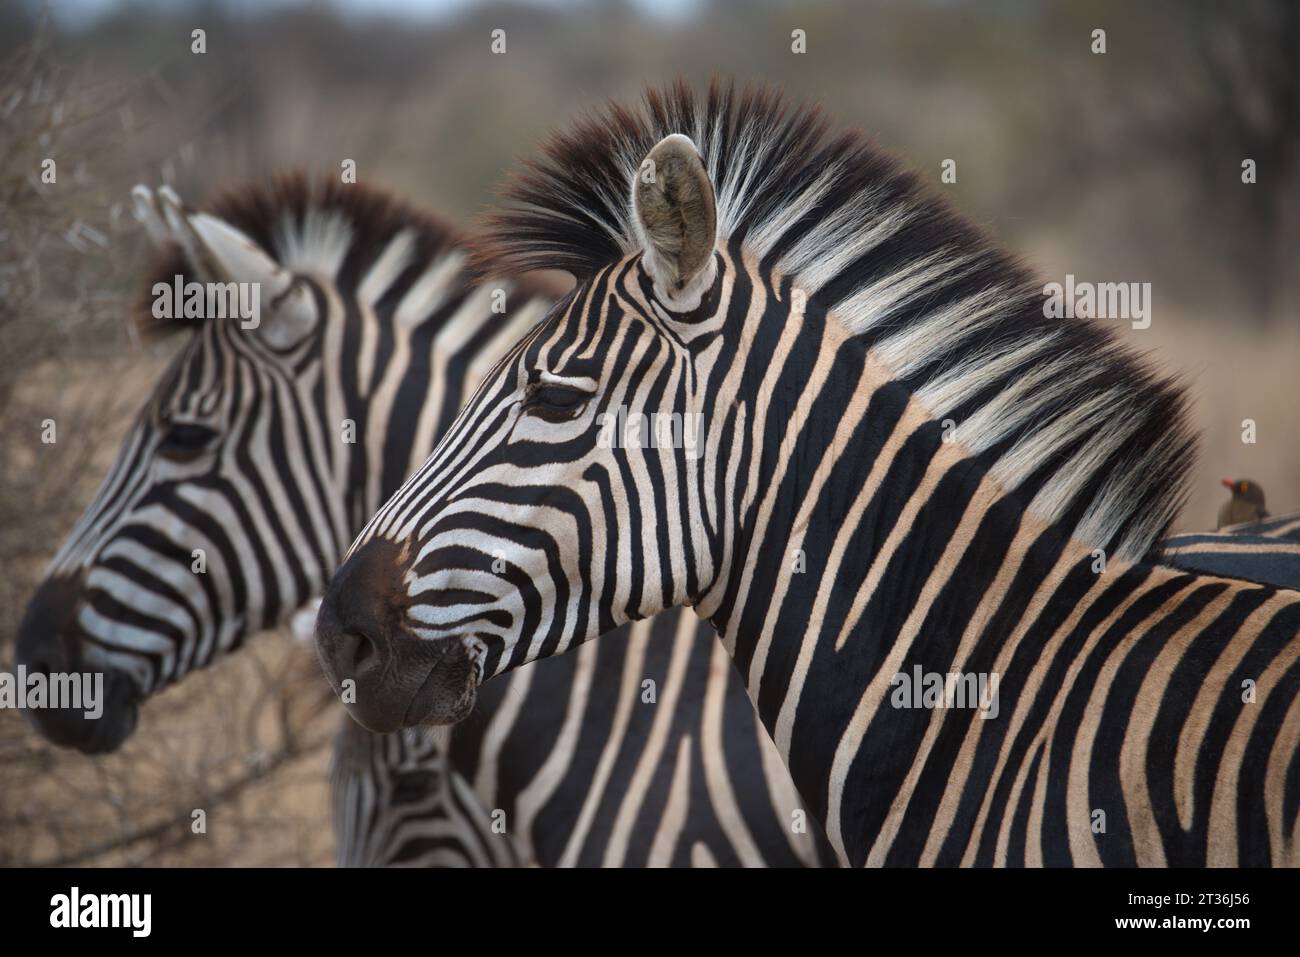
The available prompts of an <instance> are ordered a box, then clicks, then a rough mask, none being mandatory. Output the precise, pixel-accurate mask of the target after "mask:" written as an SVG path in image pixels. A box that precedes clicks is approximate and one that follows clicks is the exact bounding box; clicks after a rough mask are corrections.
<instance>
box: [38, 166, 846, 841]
mask: <svg viewBox="0 0 1300 957" xmlns="http://www.w3.org/2000/svg"><path fill="white" fill-rule="evenodd" d="M136 199H137V203H138V204H139V213H140V215H141V217H142V219H143V220H144V222H145V223H146V225H147V226H148V228H149V230H150V232H151V234H153V236H154V237H155V239H157V240H158V241H159V242H160V243H163V244H164V245H166V246H167V248H168V249H169V250H170V254H169V255H167V256H166V258H165V260H164V261H163V262H161V263H160V264H159V265H158V267H157V269H155V270H154V274H153V275H152V276H151V278H150V281H149V282H148V283H146V284H145V286H144V292H145V294H146V298H145V300H144V302H143V306H142V309H143V317H144V320H145V325H146V327H147V328H148V327H152V326H153V325H155V323H153V322H151V321H150V317H151V316H152V312H153V310H152V305H153V301H152V299H151V298H149V294H150V293H151V291H152V290H153V288H154V284H155V283H156V282H161V283H163V284H164V285H165V286H167V285H172V284H173V280H174V277H175V276H178V275H180V276H182V277H183V278H184V280H186V281H190V280H194V281H221V282H226V281H240V282H257V283H260V284H261V289H262V296H263V299H262V301H263V304H264V305H265V306H266V308H265V309H264V311H263V314H262V316H261V324H260V326H258V327H257V328H256V329H244V328H241V323H240V321H239V320H238V319H236V318H233V317H232V318H229V319H215V318H213V319H208V320H206V321H205V320H202V319H198V318H195V319H193V320H191V321H190V323H189V326H190V329H189V334H188V339H187V340H186V342H185V344H184V346H183V347H182V349H181V350H180V352H179V354H178V355H177V356H176V358H175V359H174V360H173V361H172V363H171V364H170V366H169V367H168V369H167V370H166V372H165V373H164V374H163V376H162V378H161V379H160V381H159V382H158V384H157V387H156V388H155V390H154V393H153V395H152V396H151V398H150V399H149V401H148V402H147V403H146V405H145V407H144V408H143V409H142V410H141V412H140V414H139V416H138V417H137V419H136V421H135V423H134V425H133V426H132V427H131V429H130V431H129V433H128V435H127V437H126V439H125V440H124V442H123V445H122V449H121V452H120V453H119V455H118V458H117V460H116V462H115V463H114V465H113V467H112V468H111V470H110V471H109V474H108V476H107V477H106V478H105V480H104V482H103V484H102V486H101V488H100V490H99V492H98V493H97V494H96V496H95V498H94V500H93V501H92V502H91V504H90V506H89V507H88V508H87V510H86V512H85V514H84V515H83V516H82V518H81V520H80V521H79V523H78V524H77V526H76V528H75V529H74V530H73V532H72V534H71V535H70V537H69V538H68V540H67V541H66V542H65V543H64V545H63V547H62V548H61V549H60V550H59V552H58V554H57V555H56V557H55V558H54V560H53V562H52V563H51V566H50V569H49V572H48V574H47V578H46V580H45V582H44V583H43V584H42V585H41V587H40V589H39V591H38V593H37V594H36V596H35V597H34V598H33V599H32V602H31V604H30V606H29V608H28V611H27V614H26V616H25V618H24V621H23V624H22V627H21V630H20V635H19V641H18V649H17V650H18V655H17V657H18V662H19V664H21V665H23V666H25V667H26V668H27V669H28V670H29V671H30V672H34V671H41V672H43V673H46V674H49V673H53V672H64V671H84V670H102V671H103V672H104V673H105V675H106V678H105V685H106V694H107V697H108V702H107V704H106V707H105V712H104V715H103V717H102V718H101V719H100V720H98V721H89V720H86V719H85V718H84V716H83V714H82V712H81V711H80V710H61V711H60V710H38V711H33V712H29V713H28V716H29V717H30V718H31V719H32V721H33V722H34V723H35V725H36V726H37V728H38V729H40V730H41V731H42V732H43V733H44V734H46V735H47V736H48V737H49V738H51V739H52V740H53V741H55V742H56V743H59V744H62V745H65V746H71V747H76V748H78V749H80V750H83V751H86V752H90V753H96V752H103V751H108V750H112V749H114V748H116V747H117V746H119V745H120V744H121V743H122V741H123V740H124V739H125V738H126V737H127V736H128V735H129V734H130V733H131V732H132V730H133V729H134V727H135V719H136V713H137V708H138V707H139V705H140V704H141V703H142V702H143V701H144V700H145V699H147V698H148V697H149V696H150V695H152V694H154V693H156V692H157V691H159V690H160V689H162V688H164V687H166V686H168V685H171V684H174V683H176V682H178V681H180V680H181V679H182V678H184V676H185V675H187V674H189V673H190V672H191V671H193V670H195V669H197V668H200V667H204V666H206V665H208V664H210V663H212V662H213V661H214V660H216V659H217V658H219V657H221V656H222V655H225V654H228V653H230V652H232V651H234V650H236V649H237V648H239V647H240V645H241V644H242V643H243V642H244V640H245V639H246V638H247V637H248V636H249V635H251V634H254V633H256V632H258V631H261V630H264V629H268V628H272V627H275V626H277V625H279V624H283V623H284V622H285V621H286V620H288V618H289V617H290V615H292V614H293V613H294V611H295V610H296V609H298V608H300V607H301V606H303V605H304V604H306V603H308V602H309V601H310V600H312V598H313V596H316V595H319V594H320V592H321V591H322V590H323V588H324V585H325V582H326V580H327V575H328V574H329V572H330V570H331V569H332V568H333V567H334V565H335V562H336V560H337V559H338V557H339V556H340V554H341V552H342V550H343V547H344V546H345V545H346V543H347V542H348V540H349V539H350V538H351V537H352V536H354V535H355V534H356V533H357V531H358V530H359V529H360V527H361V525H362V522H363V521H364V520H365V518H366V517H367V516H369V515H370V514H371V513H372V512H373V510H374V509H375V507H377V506H378V504H379V503H381V502H382V501H383V500H384V499H385V498H386V497H387V496H388V495H390V494H391V493H392V492H393V490H394V489H395V488H396V487H397V486H398V484H399V482H400V480H401V479H402V478H403V477H404V476H405V475H406V474H407V473H408V471H409V470H410V469H411V468H412V467H413V466H415V465H417V464H419V463H420V462H421V461H423V460H424V458H425V457H427V455H428V453H429V450H430V449H431V448H432V447H433V445H434V443H435V441H436V440H437V439H438V438H439V437H440V436H441V434H442V432H443V431H444V430H445V429H446V427H447V425H448V424H449V423H450V422H451V421H452V418H453V416H454V414H455V412H456V411H457V409H458V408H459V406H460V403H461V401H462V399H463V397H464V396H465V395H466V394H468V392H469V391H470V390H471V389H472V388H473V386H474V384H475V383H476V382H477V381H478V379H479V377H480V376H481V375H482V374H483V372H484V371H486V370H487V369H488V368H489V367H490V364H491V362H492V361H493V360H494V359H495V358H496V357H497V356H498V355H499V354H500V353H501V352H502V351H503V350H504V349H505V347H506V346H508V345H509V344H510V343H511V342H513V341H514V340H515V339H517V338H518V337H519V336H520V335H522V334H523V333H524V332H525V331H526V330H527V329H528V328H530V327H531V326H532V325H533V324H534V323H535V322H536V321H537V319H538V318H539V317H540V316H541V315H542V313H543V311H544V309H545V308H546V306H548V305H549V303H550V301H551V300H550V299H549V298H547V297H545V296H542V295H539V294H538V292H537V290H535V289H533V288H531V287H516V286H515V285H514V284H505V283H484V284H481V285H477V286H476V285H473V284H471V283H470V282H469V281H468V279H467V277H466V274H465V272H464V269H463V264H464V259H465V252H464V250H463V248H462V246H461V244H460V241H459V240H458V239H457V238H456V237H455V236H454V235H453V234H452V233H451V231H450V230H448V229H447V228H446V227H445V226H443V225H441V224H439V223H437V222H435V221H433V220H432V219H430V218H428V217H427V216H424V215H421V214H418V213H416V212H415V211H413V210H412V209H410V208H408V207H406V206H405V205H403V204H400V203H397V202H395V201H393V200H391V199H390V198H388V197H386V196H384V195H383V194H381V193H378V192H375V191H373V190H368V189H363V188H361V187H356V186H342V185H338V184H333V185H331V184H329V183H325V182H322V183H314V184H313V183H309V182H307V181H304V180H300V179H284V180H280V181H278V182H277V183H275V184H274V185H273V186H271V187H270V188H268V189H260V188H259V189H245V190H242V191H240V192H237V193H232V194H231V195H230V196H229V197H228V198H226V199H225V200H223V201H221V202H219V203H218V204H216V207H215V212H214V213H208V214H194V213H190V212H188V211H187V210H185V209H183V208H182V207H181V205H180V203H179V201H178V200H177V199H176V197H175V195H174V194H173V193H171V192H170V191H169V190H165V189H164V190H160V191H159V192H158V193H157V194H154V193H152V192H150V191H148V190H144V189H140V190H138V191H137V196H136ZM497 288H500V289H502V290H503V291H506V292H508V293H509V296H508V300H507V301H506V302H504V306H505V309H504V312H505V314H504V315H498V314H496V312H495V311H494V310H493V308H492V304H493V301H494V290H495V289H497ZM163 325H164V326H174V325H176V324H175V323H165V324H163ZM350 438H352V439H354V441H349V439H350ZM196 550H201V552H197V551H196ZM200 559H201V562H202V563H203V564H204V565H205V570H204V571H203V573H201V574H200V573H198V572H197V571H196V569H198V568H199V567H200V566H199V564H196V563H198V562H200ZM650 627H651V625H650V623H648V622H647V623H644V624H643V625H642V626H640V627H639V628H637V629H625V630H624V633H623V634H622V636H621V637H620V638H619V639H618V640H617V641H615V642H613V643H611V644H610V646H609V647H608V648H607V649H606V648H601V649H599V653H593V654H590V655H586V656H583V657H573V658H570V659H569V660H568V661H567V662H557V666H556V667H554V668H550V669H545V670H541V669H539V670H537V671H536V672H535V673H528V674H524V673H521V674H520V675H519V678H518V680H516V681H515V682H513V683H511V684H510V685H508V686H506V684H505V683H504V682H503V683H502V685H503V686H502V687H501V688H500V689H499V692H498V693H496V694H495V695H493V696H491V700H489V701H488V702H487V704H488V711H487V713H486V714H484V716H483V719H482V720H480V721H477V722H475V723H473V724H467V725H465V726H464V727H462V728H459V729H457V731H456V733H455V734H454V735H453V736H452V740H451V744H450V753H448V752H447V750H446V749H445V748H442V749H439V748H438V746H437V742H435V741H430V742H423V743H421V744H420V745H419V747H417V748H414V749H412V748H410V747H408V746H407V745H408V744H409V742H405V741H404V740H402V739H394V740H392V741H374V742H369V743H368V744H367V745H365V746H364V747H362V746H359V745H358V744H357V742H356V740H355V736H353V735H351V734H350V732H348V731H346V730H345V731H344V732H343V733H342V734H341V735H340V751H339V754H338V755H336V762H335V767H336V778H337V779H338V780H339V784H338V788H339V790H338V792H337V793H336V794H335V809H336V814H335V819H336V822H338V823H339V825H340V830H339V844H340V859H341V860H342V861H343V862H345V863H449V862H458V863H476V864H486V863H508V862H511V861H515V860H520V861H524V862H536V863H541V864H573V863H594V864H601V863H605V864H624V863H647V862H653V863H674V864H682V863H700V864H709V863H719V864H747V865H752V864H764V863H767V864H815V863H818V862H827V863H833V861H834V858H833V856H832V855H831V854H830V852H829V848H828V846H827V845H826V844H825V841H824V839H821V838H819V837H817V836H816V835H814V834H813V833H810V832H811V831H815V830H816V829H815V827H812V828H802V829H797V825H798V822H799V814H800V813H801V812H800V810H799V809H800V808H801V807H802V801H801V800H800V799H799V798H798V796H797V794H796V793H795V791H794V788H793V786H792V785H791V783H790V779H789V775H788V773H787V772H786V771H785V769H784V767H783V766H782V765H781V762H780V758H779V756H778V755H777V754H776V752H775V749H773V748H772V746H771V743H770V741H769V740H768V739H767V736H766V734H765V733H764V732H763V731H762V729H761V728H760V727H759V725H758V723H757V721H756V719H755V716H754V713H753V708H752V707H751V706H750V704H749V701H748V699H747V698H746V696H745V693H744V689H743V687H742V685H741V683H740V682H739V680H738V678H737V676H736V675H735V673H734V670H733V669H732V667H731V666H730V663H729V662H727V660H726V656H725V653H724V652H723V651H722V649H721V647H720V645H719V643H718V642H717V640H716V638H714V637H713V635H712V633H711V631H705V630H702V629H700V628H699V627H698V625H697V623H696V622H695V621H694V620H693V619H690V618H689V617H685V616H682V617H680V618H679V617H678V616H675V615H673V616H665V617H664V618H663V619H659V620H656V621H655V622H654V625H653V627H654V628H655V629H656V630H658V631H661V632H665V633H666V634H665V635H661V636H659V637H658V638H657V640H655V641H653V642H652V641H650V640H649V629H650ZM672 635H676V636H677V638H676V640H670V638H671V636H672ZM592 650H593V652H596V651H597V649H595V648H594V646H593V649H592ZM646 681H653V682H654V687H655V689H656V691H657V694H656V696H655V697H656V700H657V703H656V704H653V705H652V704H647V703H645V702H644V701H643V698H645V697H646V691H645V688H644V687H643V683H644V682H646ZM344 720H345V721H346V720H347V719H346V718H345V719H344ZM448 758H450V760H451V762H452V766H450V767H446V766H443V765H444V764H445V762H446V761H447V760H448ZM385 760H388V761H391V762H393V763H392V764H391V766H390V765H385V764H384V761H385ZM376 762H378V764H376ZM417 766H418V770H415V771H414V773H407V772H411V771H412V770H413V769H416V768H417ZM376 767H378V769H379V771H378V773H375V772H374V769H375V768H376ZM385 768H387V770H385ZM431 770H432V771H433V772H434V773H432V774H430V773H428V772H430V771H431ZM388 771H391V772H392V774H393V775H394V776H395V777H394V780H396V781H399V782H404V783H399V784H398V785H397V786H396V787H395V788H389V789H388V790H384V788H385V787H388V785H383V786H382V787H381V786H380V785H381V784H382V781H383V780H384V779H385V775H386V774H387V773H388ZM349 782H350V783H349ZM421 782H423V783H425V784H427V785H429V787H430V788H432V790H430V791H429V792H428V793H424V794H422V795H421V794H418V793H416V792H418V790H419V788H418V785H419V784H420V783H421ZM466 782H469V783H472V785H473V791H471V790H469V789H468V788H467V787H466V786H465V784H466ZM390 783H391V782H390ZM452 783H456V784H457V786H455V787H452V786H451V785H452ZM434 784H437V787H434ZM387 798H391V799H392V800H393V801H395V802H396V804H395V805H393V806H386V805H385V804H384V800H385V799H387ZM474 800H477V801H478V802H479V806H478V807H477V808H474V807H472V805H473V803H474ZM493 811H501V812H503V813H504V822H505V825H506V835H505V836H502V834H501V832H500V829H499V828H498V829H496V830H492V829H491V828H490V827H489V828H488V829H487V830H486V831H485V830H483V825H484V823H485V822H486V823H488V824H491V823H492V812H493ZM399 817H400V818H402V819H403V820H405V822H406V823H405V824H403V825H402V826H400V827H399V826H395V825H394V823H393V822H394V821H395V820H396V818H399ZM416 819H421V820H422V823H421V820H416ZM357 822H363V823H364V826H361V827H358V826H357ZM431 835H432V836H431ZM407 837H410V838H411V842H410V843H407V842H406V841H405V838H407ZM489 841H490V842H494V843H492V844H489V843H487V842H489ZM512 841H513V842H514V844H513V845H512V846H509V847H505V846H502V845H504V844H506V843H508V842H512Z"/></svg>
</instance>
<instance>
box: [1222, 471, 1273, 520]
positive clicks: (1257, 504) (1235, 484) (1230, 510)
mask: <svg viewBox="0 0 1300 957" xmlns="http://www.w3.org/2000/svg"><path fill="white" fill-rule="evenodd" d="M1221 484H1222V485H1223V487H1224V488H1226V489H1227V490H1228V500H1227V501H1226V502H1224V503H1223V505H1222V506H1221V507H1220V508H1219V524H1218V525H1216V526H1215V528H1227V527H1228V526H1229V525H1244V524H1246V523H1247V522H1259V521H1262V520H1263V519H1266V518H1268V512H1267V510H1265V508H1264V490H1263V489H1262V488H1261V487H1260V484H1259V483H1258V482H1252V481H1251V480H1250V479H1224V480H1223V482H1222V483H1221Z"/></svg>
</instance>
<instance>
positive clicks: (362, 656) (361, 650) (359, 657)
mask: <svg viewBox="0 0 1300 957" xmlns="http://www.w3.org/2000/svg"><path fill="white" fill-rule="evenodd" d="M347 639H348V641H349V642H350V643H351V644H352V646H353V647H352V670H353V672H354V673H355V672H356V671H357V670H359V669H360V668H361V666H362V665H363V664H365V663H366V662H367V661H369V660H370V659H371V658H373V657H374V655H375V645H374V642H372V641H371V640H370V639H369V638H367V637H366V636H365V635H363V634H362V633H361V632H359V631H350V632H348V633H347Z"/></svg>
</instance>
